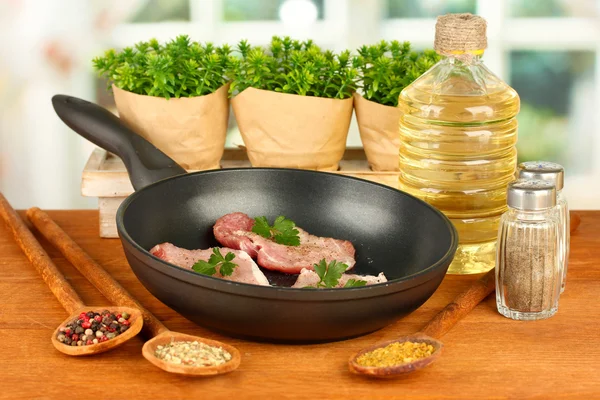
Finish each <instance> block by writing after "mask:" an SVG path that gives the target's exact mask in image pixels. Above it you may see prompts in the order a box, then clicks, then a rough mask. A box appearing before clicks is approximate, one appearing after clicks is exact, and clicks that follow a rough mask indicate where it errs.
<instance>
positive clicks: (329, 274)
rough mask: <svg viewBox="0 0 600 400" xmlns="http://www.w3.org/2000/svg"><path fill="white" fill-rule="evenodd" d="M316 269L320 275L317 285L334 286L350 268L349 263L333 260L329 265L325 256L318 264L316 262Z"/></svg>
mask: <svg viewBox="0 0 600 400" xmlns="http://www.w3.org/2000/svg"><path fill="white" fill-rule="evenodd" d="M313 267H314V270H315V272H316V273H317V275H319V278H320V280H319V282H317V287H324V288H334V287H336V286H337V284H338V283H339V281H340V278H341V277H342V274H343V273H344V272H345V271H346V270H347V269H348V265H347V264H344V263H340V262H338V261H336V260H332V261H331V262H330V263H329V265H327V261H326V260H325V259H324V258H323V259H322V260H321V261H320V262H319V263H318V264H314V266H313Z"/></svg>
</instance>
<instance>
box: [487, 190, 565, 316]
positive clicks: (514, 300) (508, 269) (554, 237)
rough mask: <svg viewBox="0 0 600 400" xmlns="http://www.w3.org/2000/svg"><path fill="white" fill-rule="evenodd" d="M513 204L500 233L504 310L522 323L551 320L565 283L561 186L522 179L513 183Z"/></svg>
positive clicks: (499, 289) (499, 292)
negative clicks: (558, 199)
mask: <svg viewBox="0 0 600 400" xmlns="http://www.w3.org/2000/svg"><path fill="white" fill-rule="evenodd" d="M507 205H508V211H506V212H505V213H504V214H503V215H502V217H501V218H500V227H499V229H498V247H497V256H496V305H497V307H498V311H499V312H500V313H501V314H502V315H504V316H505V317H508V318H512V319H516V320H538V319H545V318H549V317H551V316H552V315H554V314H555V313H556V311H557V310H558V298H559V296H560V285H561V281H562V276H561V273H562V268H561V265H560V231H559V226H560V222H559V215H558V207H557V206H556V189H555V186H554V184H552V183H550V182H547V181H542V180H526V179H518V180H516V181H513V182H511V183H509V184H508V189H507Z"/></svg>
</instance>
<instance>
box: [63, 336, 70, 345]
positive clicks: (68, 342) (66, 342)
mask: <svg viewBox="0 0 600 400" xmlns="http://www.w3.org/2000/svg"><path fill="white" fill-rule="evenodd" d="M71 341H72V340H71V338H68V337H66V338H65V341H64V343H65V344H67V345H69V344H71Z"/></svg>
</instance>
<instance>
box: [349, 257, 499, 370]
mask: <svg viewBox="0 0 600 400" xmlns="http://www.w3.org/2000/svg"><path fill="white" fill-rule="evenodd" d="M495 273H496V271H495V268H494V269H492V270H490V271H489V272H488V273H486V274H485V275H484V276H483V277H482V278H480V279H479V280H477V281H476V282H475V283H473V285H471V286H470V287H469V288H468V289H467V290H466V291H464V292H463V293H461V294H459V295H458V296H457V297H456V298H455V299H454V301H453V302H452V303H450V304H448V305H447V306H446V307H444V309H443V310H442V311H440V312H439V313H438V314H437V315H436V316H435V317H433V319H432V320H431V321H429V322H428V323H427V325H425V326H424V327H423V328H422V329H421V330H420V331H419V332H417V333H415V334H413V335H409V336H404V337H401V338H398V339H394V340H390V341H388V342H385V343H379V344H376V345H373V346H370V347H367V348H365V349H363V350H361V351H359V352H358V353H356V354H355V355H353V356H352V357H350V360H349V361H348V368H349V369H350V371H351V372H353V373H355V374H359V375H368V376H372V377H378V378H390V377H397V376H399V375H403V374H406V373H409V372H412V371H416V370H418V369H421V368H424V367H426V366H427V365H429V364H431V363H432V362H434V361H435V360H436V359H437V358H438V357H439V356H440V354H441V351H442V347H443V346H442V342H440V341H439V340H438V339H439V338H440V337H442V336H443V335H444V334H445V333H446V332H448V331H449V330H450V329H451V328H452V327H453V326H454V324H456V323H457V322H458V321H459V320H460V319H461V318H462V317H464V316H465V315H467V314H468V313H469V312H470V311H471V310H472V309H473V308H474V307H475V306H476V305H477V304H479V303H480V302H481V300H483V299H485V298H486V297H487V296H488V295H489V294H490V293H492V292H493V291H494V288H495V278H496V275H495ZM394 342H398V343H404V342H425V343H428V344H430V345H432V346H433V348H434V351H433V353H432V354H431V355H430V356H427V357H424V358H420V359H417V360H415V361H412V362H407V363H404V364H399V365H395V366H392V367H365V366H363V365H360V364H358V362H357V358H358V357H360V356H361V355H363V354H365V353H368V352H370V351H373V350H375V349H377V348H380V347H385V346H387V345H389V344H391V343H394Z"/></svg>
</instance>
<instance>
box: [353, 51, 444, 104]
mask: <svg viewBox="0 0 600 400" xmlns="http://www.w3.org/2000/svg"><path fill="white" fill-rule="evenodd" d="M440 58H441V57H440V56H439V55H438V54H437V53H436V52H435V51H433V50H425V51H423V52H415V51H411V46H410V43H409V42H403V43H400V42H398V41H397V40H394V41H391V42H387V41H385V40H382V41H381V42H379V43H378V44H374V45H370V46H362V47H361V48H359V49H358V56H356V57H354V58H353V60H352V65H353V67H354V68H356V69H358V70H359V71H360V73H359V79H358V87H360V88H361V89H362V91H363V96H364V97H365V98H366V99H368V100H371V101H374V102H376V103H379V104H383V105H386V106H393V107H396V106H397V105H398V96H399V95H400V92H401V91H402V89H404V88H405V87H406V86H408V85H410V84H411V83H412V82H413V81H415V80H416V79H417V78H418V77H420V76H421V75H422V74H423V73H424V72H426V71H427V70H428V69H429V68H431V67H432V66H433V65H434V64H435V63H437V62H438V61H439V60H440Z"/></svg>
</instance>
